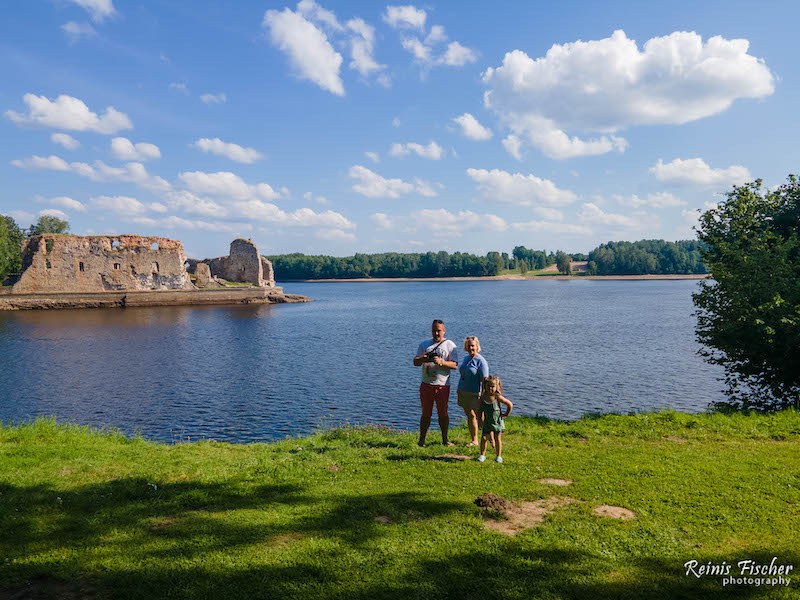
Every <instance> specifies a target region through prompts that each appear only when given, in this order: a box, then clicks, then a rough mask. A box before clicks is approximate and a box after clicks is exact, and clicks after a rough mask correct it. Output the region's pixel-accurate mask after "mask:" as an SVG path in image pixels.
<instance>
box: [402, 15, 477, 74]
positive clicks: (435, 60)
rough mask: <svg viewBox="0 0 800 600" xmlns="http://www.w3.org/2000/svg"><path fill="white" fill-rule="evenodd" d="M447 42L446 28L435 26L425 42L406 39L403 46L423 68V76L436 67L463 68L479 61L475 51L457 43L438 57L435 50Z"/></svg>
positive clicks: (450, 45) (410, 38)
mask: <svg viewBox="0 0 800 600" xmlns="http://www.w3.org/2000/svg"><path fill="white" fill-rule="evenodd" d="M445 40H447V34H446V33H445V32H444V27H442V26H441V25H434V26H433V27H431V31H430V33H429V34H428V36H427V37H426V38H425V39H424V40H420V39H419V38H416V37H406V38H403V39H402V40H401V44H402V45H403V48H404V49H405V50H406V51H408V52H409V53H410V54H411V55H412V56H413V57H414V60H415V61H416V62H417V63H419V65H420V66H421V67H422V68H423V75H424V73H425V72H427V70H428V69H430V68H432V67H435V66H448V67H463V66H464V65H466V64H468V63H474V62H475V61H476V60H478V55H477V53H476V52H475V51H474V50H471V49H470V48H467V47H466V46H463V45H462V44H460V43H458V42H455V41H453V42H450V43H449V44H447V47H446V48H445V50H444V52H440V54H439V55H438V56H437V55H436V54H435V48H436V46H437V45H438V44H441V43H442V42H444V41H445Z"/></svg>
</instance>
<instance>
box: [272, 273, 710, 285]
mask: <svg viewBox="0 0 800 600" xmlns="http://www.w3.org/2000/svg"><path fill="white" fill-rule="evenodd" d="M710 278H711V275H710V274H707V273H705V274H701V275H695V274H689V275H580V276H578V277H574V276H571V275H533V276H531V277H526V276H524V275H494V276H487V277H361V278H358V279H285V280H282V281H281V283H369V282H381V283H385V282H389V281H406V282H408V281H421V282H426V281H537V280H538V281H549V280H552V279H556V280H558V281H569V280H581V279H591V280H593V281H626V280H631V281H646V280H661V279H663V280H668V279H710Z"/></svg>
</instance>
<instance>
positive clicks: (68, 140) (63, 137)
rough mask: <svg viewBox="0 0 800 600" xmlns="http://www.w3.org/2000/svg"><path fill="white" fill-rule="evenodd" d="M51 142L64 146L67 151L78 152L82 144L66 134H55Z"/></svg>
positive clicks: (51, 137)
mask: <svg viewBox="0 0 800 600" xmlns="http://www.w3.org/2000/svg"><path fill="white" fill-rule="evenodd" d="M50 141H51V142H53V143H54V144H58V145H59V146H64V148H66V149H67V150H77V149H78V148H80V147H81V143H80V142H79V141H78V140H76V139H75V138H74V137H72V136H71V135H68V134H66V133H54V134H52V135H51V136H50Z"/></svg>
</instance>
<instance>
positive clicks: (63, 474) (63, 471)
mask: <svg viewBox="0 0 800 600" xmlns="http://www.w3.org/2000/svg"><path fill="white" fill-rule="evenodd" d="M74 472H75V469H69V468H67V467H64V468H63V469H61V472H60V473H59V475H61V477H66V476H67V475H72V474H73V473H74Z"/></svg>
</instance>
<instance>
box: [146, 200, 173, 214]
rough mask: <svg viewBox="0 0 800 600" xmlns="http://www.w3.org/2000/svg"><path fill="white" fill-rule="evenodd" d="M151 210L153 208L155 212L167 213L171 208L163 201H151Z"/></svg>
mask: <svg viewBox="0 0 800 600" xmlns="http://www.w3.org/2000/svg"><path fill="white" fill-rule="evenodd" d="M150 210H152V211H153V212H155V213H165V212H167V211H168V210H169V209H168V208H167V207H166V206H164V205H163V204H161V202H151V203H150Z"/></svg>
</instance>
